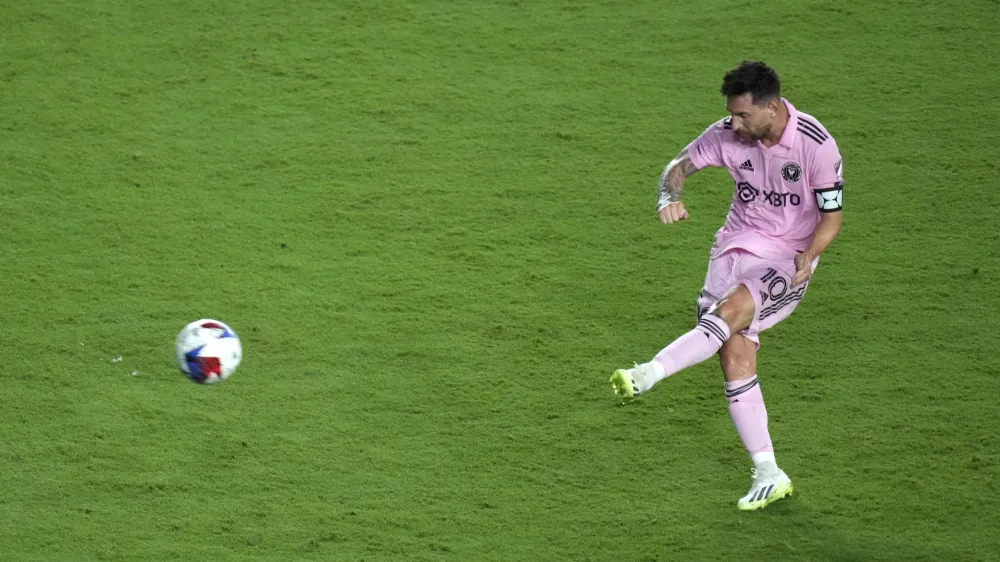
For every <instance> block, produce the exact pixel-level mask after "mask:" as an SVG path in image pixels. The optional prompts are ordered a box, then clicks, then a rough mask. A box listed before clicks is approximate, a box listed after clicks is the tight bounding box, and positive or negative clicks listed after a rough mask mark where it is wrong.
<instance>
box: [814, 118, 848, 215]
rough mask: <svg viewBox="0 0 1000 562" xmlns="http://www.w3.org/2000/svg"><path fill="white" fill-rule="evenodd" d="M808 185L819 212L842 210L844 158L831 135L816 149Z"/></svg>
mask: <svg viewBox="0 0 1000 562" xmlns="http://www.w3.org/2000/svg"><path fill="white" fill-rule="evenodd" d="M809 185H810V186H811V187H812V190H813V193H814V194H815V195H816V205H817V206H818V207H819V211H820V212H821V213H835V212H837V211H840V210H843V208H844V160H843V158H841V156H840V150H839V149H838V148H837V142H836V141H834V140H833V138H832V137H831V138H830V139H829V140H827V141H826V142H824V143H823V145H822V146H820V147H819V149H818V150H817V151H816V155H815V157H814V158H813V163H812V166H811V168H810V170H809Z"/></svg>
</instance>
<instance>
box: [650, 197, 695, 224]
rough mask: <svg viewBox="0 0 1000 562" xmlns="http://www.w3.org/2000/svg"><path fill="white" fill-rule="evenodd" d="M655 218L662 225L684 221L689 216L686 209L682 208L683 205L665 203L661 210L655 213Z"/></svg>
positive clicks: (679, 203)
mask: <svg viewBox="0 0 1000 562" xmlns="http://www.w3.org/2000/svg"><path fill="white" fill-rule="evenodd" d="M656 216H657V217H659V218H660V222H662V223H663V224H670V223H672V222H677V221H685V220H687V219H688V217H689V216H690V215H688V212H687V209H685V208H684V203H681V202H680V201H674V202H673V203H667V204H666V205H665V206H664V207H663V208H662V209H660V210H659V211H657V212H656Z"/></svg>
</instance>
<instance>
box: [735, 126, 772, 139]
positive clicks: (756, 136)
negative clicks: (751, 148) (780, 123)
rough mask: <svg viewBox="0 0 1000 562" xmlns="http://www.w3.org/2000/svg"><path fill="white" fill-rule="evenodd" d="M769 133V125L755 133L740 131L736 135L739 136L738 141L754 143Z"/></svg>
mask: <svg viewBox="0 0 1000 562" xmlns="http://www.w3.org/2000/svg"><path fill="white" fill-rule="evenodd" d="M770 132H771V125H770V124H769V125H768V126H766V127H764V128H763V129H762V130H760V131H758V132H755V133H754V132H750V131H745V132H744V131H741V132H740V133H738V134H739V135H740V140H742V141H743V142H748V143H754V142H757V141H759V140H761V139H763V138H764V137H766V136H767V134H768V133H770Z"/></svg>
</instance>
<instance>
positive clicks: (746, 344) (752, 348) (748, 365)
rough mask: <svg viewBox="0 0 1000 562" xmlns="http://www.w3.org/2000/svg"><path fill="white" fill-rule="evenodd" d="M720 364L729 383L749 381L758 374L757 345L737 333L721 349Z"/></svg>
mask: <svg viewBox="0 0 1000 562" xmlns="http://www.w3.org/2000/svg"><path fill="white" fill-rule="evenodd" d="M719 363H720V365H721V366H722V374H723V376H724V377H725V378H726V380H727V381H738V380H743V379H748V378H750V377H752V376H754V374H756V373H757V343H756V342H754V341H753V340H751V339H749V338H747V337H745V336H743V335H742V334H739V333H735V334H733V335H732V336H730V337H729V340H728V341H726V343H724V344H723V345H722V348H721V349H719Z"/></svg>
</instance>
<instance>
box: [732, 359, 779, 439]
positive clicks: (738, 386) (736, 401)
mask: <svg viewBox="0 0 1000 562" xmlns="http://www.w3.org/2000/svg"><path fill="white" fill-rule="evenodd" d="M726 400H728V401H729V416H730V417H731V418H733V425H735V426H736V433H739V434H740V439H741V440H742V441H743V446H744V447H746V448H747V452H748V453H750V454H751V455H754V454H756V453H770V452H773V451H774V447H772V446H771V435H770V434H769V433H768V432H767V409H766V408H764V395H763V394H761V393H760V384H758V383H757V375H754V376H753V377H752V378H749V379H743V380H738V381H732V382H730V381H726Z"/></svg>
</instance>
